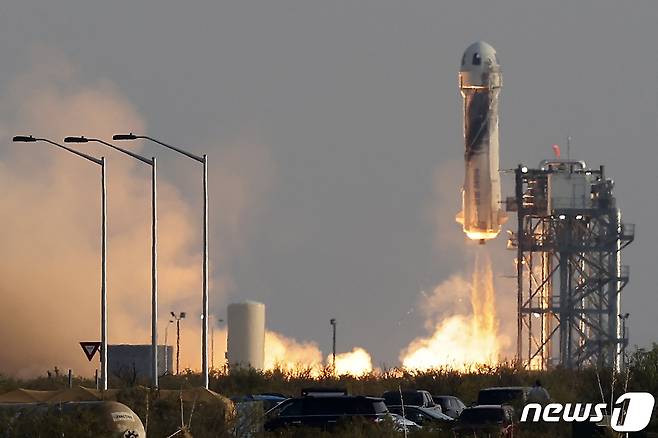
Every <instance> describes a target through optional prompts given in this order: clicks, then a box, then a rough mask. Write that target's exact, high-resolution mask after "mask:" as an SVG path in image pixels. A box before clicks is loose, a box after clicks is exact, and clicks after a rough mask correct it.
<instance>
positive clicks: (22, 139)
mask: <svg viewBox="0 0 658 438" xmlns="http://www.w3.org/2000/svg"><path fill="white" fill-rule="evenodd" d="M13 141H14V142H18V143H35V142H38V141H39V142H44V143H49V144H51V145H53V146H57V147H59V148H61V149H64V150H66V151H68V152H71V153H72V154H74V155H77V156H78V157H81V158H84V159H86V160H89V161H91V162H92V163H95V164H98V165H99V166H101V389H102V390H103V391H105V390H107V196H106V195H107V190H106V185H105V167H106V162H105V157H101V158H100V159H98V158H96V157H92V156H91V155H87V154H85V153H84V152H80V151H77V150H75V149H71V148H69V147H68V146H64V145H62V144H59V143H56V142H54V141H52V140H49V139H47V138H41V137H32V136H31V135H17V136H15V137H14V138H13Z"/></svg>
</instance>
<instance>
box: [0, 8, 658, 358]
mask: <svg viewBox="0 0 658 438" xmlns="http://www.w3.org/2000/svg"><path fill="white" fill-rule="evenodd" d="M657 19H658V3H656V2H655V1H650V0H646V1H633V2H620V1H613V0H591V1H578V2H573V1H535V0H533V1H529V0H516V1H511V0H509V1H477V2H476V1H466V0H462V1H459V2H441V1H429V0H425V1H390V0H370V1H365V0H349V1H342V0H334V1H327V0H323V1H320V0H317V1H315V0H295V1H293V0H268V1H251V0H241V1H216V0H212V1H211V0H204V1H188V2H180V1H164V0H157V1H156V0H140V1H119V0H117V1H105V2H90V1H88V0H77V1H74V0H71V1H64V0H57V1H48V2H44V1H24V0H21V1H16V0H5V1H3V2H2V3H1V4H0V99H4V100H5V101H6V100H7V99H8V96H10V95H11V94H12V93H13V90H14V88H15V87H16V83H17V81H19V82H20V81H21V80H22V79H24V77H25V75H26V72H30V73H29V74H30V75H32V76H30V77H34V74H35V71H36V72H38V77H47V76H48V75H50V74H51V70H50V69H60V68H61V64H64V65H67V66H69V68H71V69H73V70H74V71H75V75H74V76H75V78H76V82H75V84H80V86H84V87H93V86H94V84H97V83H99V81H102V82H103V83H107V84H111V87H112V90H113V92H114V93H116V94H118V95H120V96H122V99H123V100H125V101H126V102H128V103H129V105H131V106H132V108H134V110H135V111H136V113H137V114H139V117H140V118H141V121H140V122H138V123H136V125H135V126H136V127H137V128H143V127H144V126H145V127H146V128H145V129H147V130H148V133H149V134H151V135H153V136H156V137H158V138H161V139H163V140H165V141H169V142H171V143H173V144H179V145H186V146H188V147H189V148H190V149H192V150H193V151H195V152H198V153H204V152H206V153H208V154H209V157H210V160H211V161H210V163H211V176H210V179H211V186H212V189H213V190H216V191H217V192H211V202H212V204H211V208H212V212H211V216H212V217H211V220H212V224H211V227H212V237H213V241H212V242H211V245H212V248H211V251H212V252H211V257H212V258H213V272H214V277H213V285H214V286H217V287H216V288H213V291H214V292H213V301H212V304H211V307H212V310H213V312H214V313H215V314H216V315H217V317H224V316H225V306H226V305H227V304H228V302H229V301H232V300H241V299H255V300H260V301H263V302H264V303H266V304H267V306H268V313H267V319H268V325H269V327H270V328H272V329H274V330H276V331H278V332H281V333H283V334H285V335H287V336H291V337H295V338H298V339H304V340H315V341H317V342H319V344H320V346H321V347H322V348H323V349H324V350H325V352H327V351H328V350H329V348H330V327H329V319H330V318H331V317H335V318H337V319H338V330H339V347H341V346H342V349H348V348H351V347H352V346H353V345H360V346H363V347H365V348H366V349H368V350H369V351H370V352H371V353H372V355H373V359H374V361H375V363H378V364H379V363H382V362H386V363H388V364H395V363H397V360H398V354H399V352H400V350H401V349H403V348H404V347H405V346H406V345H407V344H408V343H409V342H410V341H411V340H412V339H413V338H415V337H417V336H419V335H421V334H423V333H424V328H423V317H422V316H421V315H420V314H419V313H418V311H414V312H411V313H408V312H409V310H410V309H411V308H413V307H414V306H415V305H416V303H417V300H418V297H419V293H420V291H421V290H427V289H432V288H434V286H436V285H437V284H438V283H440V282H441V281H443V280H445V279H447V278H448V277H449V276H450V275H451V274H453V273H457V272H461V271H463V272H468V271H469V270H470V269H471V266H470V265H466V266H463V265H464V264H465V263H470V262H468V260H470V257H469V255H468V253H467V251H466V250H465V248H466V246H467V245H466V244H465V243H464V242H463V239H462V236H461V231H460V228H459V225H457V224H456V223H454V214H455V213H456V212H457V211H458V209H459V207H460V206H459V202H460V201H459V187H460V184H461V179H462V156H463V144H462V139H461V135H462V131H461V105H462V102H461V96H460V95H459V92H458V89H457V71H458V67H459V62H460V58H461V54H462V51H463V50H464V49H465V48H466V47H467V46H468V45H469V44H470V43H472V42H473V41H476V40H479V39H483V40H485V41H488V42H489V43H491V44H492V45H493V46H494V47H495V48H496V49H497V51H498V55H499V60H500V63H501V66H502V69H503V75H504V88H503V91H502V93H501V103H500V111H501V115H500V123H501V127H500V132H501V142H500V145H501V153H500V154H501V167H502V168H511V167H514V166H515V165H516V164H517V163H520V162H525V163H528V164H530V165H536V164H537V163H538V162H539V161H540V160H541V159H543V158H547V157H549V156H550V154H551V153H552V152H551V145H552V144H554V143H560V144H563V143H564V141H565V140H564V139H565V138H566V137H567V135H570V136H572V137H573V146H572V157H574V158H580V159H584V160H586V161H587V162H588V163H589V164H590V165H592V166H598V165H600V164H603V165H605V166H606V169H607V173H608V175H609V176H611V177H612V178H613V179H614V180H615V182H616V195H617V197H618V201H619V205H620V206H621V208H622V212H623V215H624V219H625V220H626V221H627V222H629V223H635V224H637V241H636V242H634V243H633V244H632V245H631V246H630V247H629V248H628V249H627V251H626V252H625V255H624V264H628V265H630V268H631V280H630V284H629V285H628V287H627V289H626V290H625V291H624V298H623V307H624V309H625V311H628V312H630V314H631V319H630V335H631V343H632V344H640V345H646V344H649V343H650V342H652V341H655V340H656V337H655V334H656V332H658V322H657V320H656V317H655V313H656V308H657V307H656V286H655V285H656V281H655V277H654V274H655V272H656V267H657V263H658V262H657V259H658V258H657V257H656V251H658V233H657V232H656V231H655V229H654V228H653V227H655V226H656V218H658V203H657V201H658V199H657V198H658V195H657V193H658V191H657V190H656V188H657V187H658V177H657V176H656V175H657V173H656V166H657V165H658V148H657V147H656V138H657V136H656V134H657V130H656V120H657V113H658V111H657V104H658V99H657V94H656V86H657V82H658V81H657V77H656V75H657V73H656V72H657V71H658V54H657V49H656V41H658V28H657V27H656V22H657ZM53 57H54V58H56V59H57V60H58V62H53V60H52V58H53ZM60 63H61V64H60ZM52 74H57V72H55V71H53V72H52ZM75 84H72V83H71V82H67V84H66V85H65V86H64V87H75V86H77V85H75ZM97 111H98V114H97V116H98V117H102V116H103V111H104V107H103V102H102V101H99V102H98V108H97ZM1 114H2V116H3V117H4V118H5V119H7V118H9V119H11V118H15V117H16V115H15V114H12V106H9V107H7V106H5V107H3V109H2V113H1ZM73 122H75V120H73ZM142 122H143V124H142ZM123 123H124V126H117V127H116V130H117V131H121V130H131V129H137V128H133V127H132V126H129V125H130V123H129V122H125V121H124V122H123ZM11 126H12V127H16V126H19V127H20V128H21V129H24V130H29V129H30V128H31V127H30V126H21V125H20V124H13V125H11ZM74 126H75V125H74ZM77 133H78V132H70V134H77ZM79 133H80V134H85V133H87V132H86V131H85V126H80V130H79ZM3 134H6V135H7V137H6V138H4V139H3V140H2V141H3V142H4V149H7V148H8V147H11V145H10V140H9V137H8V136H9V135H11V134H14V133H13V132H3ZM34 134H37V135H44V136H48V135H51V133H50V132H34ZM52 135H55V133H53V134H52ZM57 135H59V133H57ZM241 145H245V147H244V148H242V146H241ZM143 150H144V151H146V152H147V153H151V152H153V153H154V152H156V151H157V149H155V148H153V147H151V146H145V148H144V149H143ZM241 150H244V151H246V152H245V153H244V154H243V153H242V152H240V151H241ZM2 154H5V152H1V153H0V156H4V155H2ZM234 155H235V156H237V158H236V159H233V160H231V161H227V162H228V163H230V164H227V162H224V163H221V162H220V161H222V159H223V158H224V157H227V156H228V157H229V158H231V157H233V156H234ZM160 156H161V157H162V158H161V163H162V171H161V175H162V178H163V179H166V180H167V181H169V182H170V183H171V184H172V185H175V186H176V187H178V188H179V190H180V194H181V196H182V198H183V200H185V201H186V202H187V203H188V204H189V206H190V208H189V211H190V212H195V211H197V207H200V204H199V202H200V199H199V193H198V190H197V188H199V187H200V185H199V183H200V180H199V177H200V173H199V172H200V169H198V168H195V165H194V163H192V162H185V161H182V160H178V159H175V158H176V157H175V156H174V155H171V154H161V155H160ZM3 160H4V165H8V166H14V165H16V163H12V162H7V159H6V158H5V159H3ZM242 165H244V168H243V167H242ZM222 166H223V167H222ZM218 169H221V170H218ZM220 175H221V176H220ZM244 175H247V177H244V178H242V177H243V176H244ZM232 176H235V177H236V179H232ZM510 179H511V178H510V177H503V180H505V181H507V189H506V191H507V194H510V191H509V183H510ZM232 181H237V182H236V183H235V187H233V186H231V187H232V188H235V190H239V191H240V192H241V193H242V194H243V195H244V201H241V202H239V203H237V204H238V205H237V206H236V203H235V202H232V203H229V202H227V203H224V202H222V201H224V199H225V198H224V196H223V195H215V196H213V193H219V192H221V190H222V188H224V189H225V188H226V186H227V184H229V185H230V184H231V182H232ZM92 182H93V183H95V180H93V181H92ZM92 182H90V184H92ZM3 190H11V188H10V187H5V188H3ZM35 202H37V201H35ZM236 208H240V209H243V210H242V212H241V213H240V214H236V212H235V211H234V210H235V209H236ZM111 214H113V215H115V217H116V216H117V215H121V214H122V213H121V212H117V211H114V212H113V213H112V212H111ZM226 218H229V219H226ZM197 219H198V218H194V220H195V221H196V220H197ZM111 220H112V219H111V218H110V221H111ZM192 237H193V238H196V237H194V236H192ZM163 238H165V237H163ZM147 242H148V235H145V236H144V242H143V243H144V245H147V244H148V243H147ZM136 244H137V243H136ZM493 247H494V248H495V250H492V251H495V253H496V254H498V255H497V256H496V258H497V260H498V264H497V265H498V270H497V272H496V274H497V275H498V276H502V275H509V274H511V273H512V272H513V264H512V258H513V253H512V252H505V251H504V249H503V248H504V242H503V241H502V239H499V241H498V242H495V243H494V244H493ZM146 248H147V247H146ZM35 269H39V267H36V268H35ZM220 284H221V285H222V287H221V292H220V291H219V289H220V287H219V286H218V285H220ZM510 284H511V287H510V288H509V289H507V290H505V289H503V290H501V289H499V290H498V291H497V294H498V295H499V297H500V300H501V302H504V301H505V299H506V298H507V299H508V301H507V302H509V303H514V301H513V299H511V300H509V298H510V297H513V296H514V294H515V290H514V287H513V283H510ZM144 293H146V294H148V283H147V284H146V287H145V289H144ZM163 293H164V292H163ZM162 310H163V312H165V313H166V312H168V311H169V310H171V309H162ZM181 310H185V309H181ZM187 310H188V311H190V312H194V309H187ZM513 312H514V309H511V312H509V313H508V312H507V311H505V312H502V313H504V314H508V315H513ZM147 326H148V320H146V319H145V320H144V327H145V328H146V327H147ZM3 336H4V335H3ZM143 342H147V340H146V339H144V340H143Z"/></svg>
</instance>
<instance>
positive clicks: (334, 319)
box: [329, 318, 336, 374]
mask: <svg viewBox="0 0 658 438" xmlns="http://www.w3.org/2000/svg"><path fill="white" fill-rule="evenodd" d="M329 324H331V327H332V329H333V342H332V359H333V372H334V374H336V318H331V320H330V321H329Z"/></svg>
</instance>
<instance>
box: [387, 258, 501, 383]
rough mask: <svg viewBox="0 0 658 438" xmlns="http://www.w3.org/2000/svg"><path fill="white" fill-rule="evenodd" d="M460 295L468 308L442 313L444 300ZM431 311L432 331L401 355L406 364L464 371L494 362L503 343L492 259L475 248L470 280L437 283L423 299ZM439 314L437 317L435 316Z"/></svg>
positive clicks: (457, 297)
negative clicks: (429, 294) (498, 317)
mask: <svg viewBox="0 0 658 438" xmlns="http://www.w3.org/2000/svg"><path fill="white" fill-rule="evenodd" d="M460 298H463V299H466V300H468V301H469V302H470V309H468V310H467V311H466V312H464V313H454V314H452V315H450V316H447V317H443V316H444V315H441V314H440V312H442V311H444V309H445V306H446V304H448V303H453V302H455V301H456V300H459V299H460ZM423 307H424V308H426V309H429V312H430V314H429V315H428V320H427V322H426V326H427V329H428V331H430V332H431V333H432V334H431V335H430V336H429V337H421V338H417V339H415V340H414V341H412V342H411V344H409V346H408V347H407V348H406V349H405V350H404V351H403V352H402V354H401V355H400V360H401V362H402V365H403V366H404V367H405V368H409V369H418V370H428V369H432V368H441V367H447V368H451V369H456V370H460V371H467V370H468V369H470V368H471V367H477V366H478V365H483V364H494V363H497V362H498V361H499V360H500V354H501V352H502V349H503V347H504V345H503V342H501V339H500V337H499V336H498V321H497V318H496V306H495V291H494V278H493V271H492V267H491V259H490V258H489V255H488V254H487V253H480V251H478V252H477V253H476V256H475V266H474V269H473V274H472V278H471V281H470V282H468V281H466V280H465V279H464V278H463V277H461V276H453V277H451V278H450V279H449V280H448V281H446V282H444V283H442V284H440V285H439V286H438V287H437V288H436V289H435V290H434V293H433V294H432V295H431V296H429V297H427V298H426V299H425V300H424V302H423ZM437 316H438V317H441V318H442V319H441V320H440V321H438V322H437V321H436V317H437Z"/></svg>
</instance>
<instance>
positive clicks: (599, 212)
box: [507, 160, 635, 369]
mask: <svg viewBox="0 0 658 438" xmlns="http://www.w3.org/2000/svg"><path fill="white" fill-rule="evenodd" d="M515 176H516V191H515V195H516V196H515V197H512V198H508V199H507V210H508V211H516V212H517V218H518V225H517V231H516V233H511V235H510V239H509V241H508V247H509V248H510V249H514V250H516V251H517V257H516V268H517V305H518V316H517V318H518V320H517V323H518V325H517V358H518V359H519V360H520V361H521V363H522V364H523V365H524V366H525V367H526V368H532V369H546V368H549V367H552V366H557V365H561V366H564V367H567V368H578V367H580V366H584V365H596V366H600V367H602V366H605V367H610V368H615V369H620V368H621V367H622V366H623V357H624V350H625V347H626V345H627V342H628V340H627V332H626V317H627V314H626V315H624V314H622V312H621V292H622V290H623V289H624V287H625V286H626V284H627V283H628V278H629V269H628V266H624V265H622V264H621V252H622V250H623V249H624V248H625V247H626V246H628V245H629V244H630V243H631V242H632V241H633V238H634V234H635V227H634V226H633V225H629V224H624V223H622V220H621V212H620V210H619V209H618V208H617V205H616V201H615V197H614V196H613V187H614V183H613V181H612V180H610V179H607V178H606V176H605V173H604V167H603V166H601V167H600V168H599V169H589V168H587V166H586V164H585V162H583V161H570V160H555V161H542V162H541V164H540V165H539V168H536V169H529V168H527V167H525V166H522V165H520V166H518V168H517V169H516V170H515Z"/></svg>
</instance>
